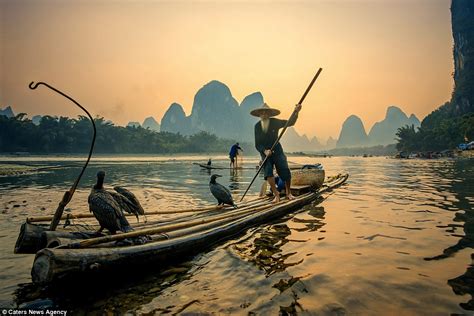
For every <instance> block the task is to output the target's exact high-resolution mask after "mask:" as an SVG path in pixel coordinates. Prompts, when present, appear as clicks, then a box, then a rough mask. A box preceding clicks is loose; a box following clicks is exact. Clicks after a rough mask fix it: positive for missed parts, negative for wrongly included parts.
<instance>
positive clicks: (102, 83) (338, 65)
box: [0, 0, 453, 139]
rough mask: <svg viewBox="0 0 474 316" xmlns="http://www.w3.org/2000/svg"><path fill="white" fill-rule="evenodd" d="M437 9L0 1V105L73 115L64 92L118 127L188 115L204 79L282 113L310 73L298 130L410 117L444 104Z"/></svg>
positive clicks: (448, 81)
mask: <svg viewBox="0 0 474 316" xmlns="http://www.w3.org/2000/svg"><path fill="white" fill-rule="evenodd" d="M449 7H450V1H449V0H333V1H330V0H319V1H317V0H314V1H278V2H274V1H145V0H141V1H131V0H130V1H125V0H123V1H113V0H111V1H99V0H95V1H60V0H57V1H49V0H48V1H46V0H45V1H41V0H34V1H33V0H31V1H22V0H0V10H1V12H0V14H1V16H0V32H1V37H0V38H1V40H0V59H1V64H0V67H1V68H0V107H4V106H6V105H12V106H13V108H14V110H15V112H27V113H28V114H29V115H30V116H32V115H35V114H56V115H68V116H76V115H78V114H82V113H80V112H79V110H78V109H77V108H75V107H73V106H72V105H71V104H70V103H68V101H66V100H65V99H63V98H61V97H59V96H56V95H54V94H52V93H51V92H50V91H48V90H47V89H46V88H44V87H43V88H42V89H39V90H35V91H31V90H29V89H28V88H27V85H28V83H29V82H30V81H46V82H48V83H50V84H52V85H54V86H56V87H57V88H59V89H62V90H63V91H65V92H66V93H69V94H71V95H72V96H73V97H75V98H76V99H77V100H78V101H79V102H80V103H82V104H83V105H85V106H86V107H87V108H88V109H90V111H91V112H92V113H93V114H94V115H100V116H104V117H106V118H107V119H111V120H113V121H114V122H116V123H118V124H121V125H123V124H126V123H127V122H128V121H140V122H141V121H143V119H144V118H145V117H147V116H154V117H155V118H156V119H157V120H158V121H160V120H161V118H162V116H163V114H164V112H165V111H166V110H167V108H168V107H169V105H170V104H171V103H172V102H177V103H180V104H181V105H182V106H183V107H184V110H185V111H186V113H187V114H189V113H190V111H191V107H192V102H193V99H194V95H195V93H196V92H197V90H198V89H199V88H201V87H202V86H203V85H204V84H206V83H207V82H209V81H211V80H213V79H216V80H219V81H222V82H223V83H225V84H226V85H227V86H228V87H229V88H230V90H231V91H232V94H233V96H234V98H236V99H237V101H238V102H239V103H240V102H241V101H242V100H243V98H244V97H245V96H247V95H248V94H250V93H253V92H255V91H261V92H262V93H263V96H264V98H265V101H266V102H267V103H269V104H270V105H271V106H274V107H277V108H280V109H281V110H282V115H281V117H286V116H289V114H290V112H291V109H292V108H293V105H294V104H295V103H296V102H297V101H298V100H299V98H300V97H301V95H302V93H303V92H304V90H305V88H306V86H307V85H308V83H309V81H310V80H311V78H312V77H313V76H314V73H315V72H316V70H317V68H318V67H322V68H324V70H323V72H322V74H321V76H320V79H319V80H318V82H317V83H316V85H315V87H314V88H313V90H312V91H311V93H310V95H309V96H308V97H307V99H306V101H305V103H304V104H303V110H302V112H301V115H300V119H299V121H298V123H297V125H296V129H297V130H298V131H299V132H302V133H306V134H308V135H310V136H317V137H319V138H322V139H325V138H326V137H328V136H333V137H337V136H338V135H339V131H340V127H341V124H342V122H343V121H344V120H345V119H346V118H347V116H349V115H351V114H356V115H358V116H359V117H361V118H362V120H363V121H364V124H365V128H366V130H367V132H368V130H369V129H370V127H372V125H373V123H374V122H376V121H379V120H382V119H383V117H384V115H385V111H386V108H387V106H389V105H398V106H400V107H401V108H402V110H404V111H405V112H406V113H407V114H408V115H409V114H411V113H415V114H416V115H417V116H418V118H420V119H422V118H423V117H424V116H425V115H426V114H428V113H429V112H431V111H432V110H434V109H435V108H436V107H438V106H439V105H440V104H442V103H444V102H446V101H447V100H449V98H450V94H451V91H452V88H453V80H452V76H451V73H452V71H453V62H452V45H453V41H452V35H451V19H450V11H449Z"/></svg>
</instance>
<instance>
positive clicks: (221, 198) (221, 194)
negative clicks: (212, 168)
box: [209, 174, 237, 208]
mask: <svg viewBox="0 0 474 316" xmlns="http://www.w3.org/2000/svg"><path fill="white" fill-rule="evenodd" d="M217 177H222V176H221V175H219V174H213V175H212V176H211V181H210V182H209V189H210V190H211V193H212V195H214V197H215V198H216V199H217V203H218V204H217V205H222V206H224V204H228V205H232V206H233V207H235V208H237V205H236V204H235V203H234V200H233V199H232V194H231V193H230V191H229V189H227V188H226V187H225V186H223V185H222V184H220V183H217V182H216V178H217Z"/></svg>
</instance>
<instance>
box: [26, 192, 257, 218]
mask: <svg viewBox="0 0 474 316" xmlns="http://www.w3.org/2000/svg"><path fill="white" fill-rule="evenodd" d="M262 199H264V197H258V198H256V199H252V200H248V201H246V202H245V203H241V204H240V205H244V206H246V205H249V204H250V203H253V202H255V201H258V200H262ZM219 209H224V210H232V209H234V208H233V207H232V206H227V207H224V208H220V207H218V206H216V205H214V206H206V207H201V208H190V209H184V210H175V211H152V212H146V213H145V214H146V215H147V216H148V215H164V214H179V213H197V212H205V211H215V210H219ZM124 215H125V216H133V217H135V214H128V213H125V214H124ZM81 218H95V217H94V214H92V213H79V214H66V215H62V216H61V220H66V219H81ZM52 219H53V216H52V215H44V216H32V217H27V218H26V221H27V222H28V223H37V222H46V221H50V220H52Z"/></svg>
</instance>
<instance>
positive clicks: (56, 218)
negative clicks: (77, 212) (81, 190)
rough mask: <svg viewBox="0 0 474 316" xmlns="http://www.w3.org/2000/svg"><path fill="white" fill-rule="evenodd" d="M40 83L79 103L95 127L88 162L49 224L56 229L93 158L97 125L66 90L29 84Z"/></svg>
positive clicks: (33, 87) (31, 86) (34, 86)
mask: <svg viewBox="0 0 474 316" xmlns="http://www.w3.org/2000/svg"><path fill="white" fill-rule="evenodd" d="M39 85H44V86H46V87H48V88H49V89H51V90H53V91H54V92H56V93H58V94H60V95H62V96H63V97H65V98H67V99H69V100H70V101H72V102H73V103H74V104H75V105H77V106H78V107H79V108H80V109H81V110H83V111H84V112H86V114H87V116H89V119H90V120H91V123H92V128H93V131H94V134H93V137H92V142H91V146H90V149H89V155H88V157H87V160H86V163H85V164H84V166H83V167H82V170H81V172H80V173H79V176H78V177H77V179H76V181H74V183H73V185H72V186H71V188H70V189H69V191H66V192H65V193H64V195H63V198H62V200H61V202H59V205H58V207H57V208H56V212H55V213H54V216H53V219H52V220H51V224H50V226H49V230H55V229H56V227H57V226H58V224H59V221H60V220H61V216H62V215H63V212H64V208H65V207H66V205H67V204H68V203H69V202H70V201H71V199H72V196H73V195H74V192H75V191H76V188H77V185H78V184H79V181H80V180H81V177H82V175H83V174H84V171H86V168H87V165H88V164H89V161H90V160H91V156H92V151H93V150H94V144H95V138H96V133H97V129H96V127H95V123H94V119H93V118H92V115H91V114H90V113H89V112H88V111H87V110H86V109H85V108H84V107H83V106H82V105H80V104H79V103H78V102H77V101H76V100H74V99H73V98H71V97H70V96H68V95H67V94H65V93H64V92H61V91H59V90H58V89H56V88H54V87H52V86H50V85H49V84H47V83H45V82H37V83H34V82H31V83H30V85H29V88H30V89H31V90H34V89H36V88H37V87H38V86H39Z"/></svg>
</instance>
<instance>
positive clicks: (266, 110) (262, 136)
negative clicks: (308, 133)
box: [250, 103, 301, 203]
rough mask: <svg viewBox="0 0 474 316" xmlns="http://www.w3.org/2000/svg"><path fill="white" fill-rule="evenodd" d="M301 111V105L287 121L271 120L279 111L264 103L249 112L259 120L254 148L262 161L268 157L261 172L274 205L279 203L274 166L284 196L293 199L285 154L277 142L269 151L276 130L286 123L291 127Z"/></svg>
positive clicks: (256, 125) (298, 105) (274, 139)
mask: <svg viewBox="0 0 474 316" xmlns="http://www.w3.org/2000/svg"><path fill="white" fill-rule="evenodd" d="M300 110H301V104H297V105H296V106H295V111H294V115H292V116H291V118H290V120H289V121H286V120H280V119H276V118H272V117H273V116H277V115H278V114H280V110H277V109H273V108H270V107H269V106H268V105H267V104H266V103H264V104H263V105H262V106H261V107H260V108H257V109H254V110H252V111H251V112H250V114H251V115H253V116H257V117H259V118H260V121H259V122H257V124H255V148H257V150H258V152H259V153H260V156H261V157H262V159H265V157H267V156H268V158H267V161H266V162H265V164H264V166H263V172H264V177H265V180H267V181H268V184H269V185H270V188H271V190H272V193H273V196H274V199H273V201H272V202H274V203H276V202H279V201H280V193H279V192H278V190H277V188H276V185H275V178H274V176H273V167H274V166H275V168H276V170H277V173H278V175H279V176H280V178H281V179H282V180H283V181H284V182H285V190H286V196H287V197H288V199H289V200H293V199H294V198H295V197H294V196H293V195H292V194H291V190H290V183H291V172H290V168H289V167H288V162H287V160H286V156H285V153H284V152H283V148H282V147H281V144H280V142H278V143H277V144H276V145H275V147H274V148H273V151H272V150H271V148H272V146H273V144H274V143H275V141H276V140H277V139H278V130H279V129H280V128H283V127H284V126H285V125H286V124H287V123H288V126H293V125H295V123H296V119H297V118H298V112H299V111H300Z"/></svg>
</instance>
